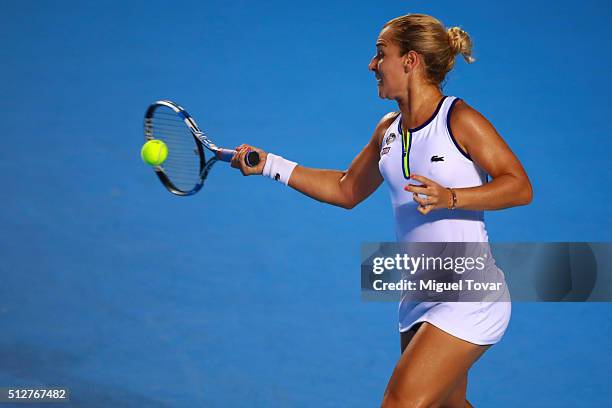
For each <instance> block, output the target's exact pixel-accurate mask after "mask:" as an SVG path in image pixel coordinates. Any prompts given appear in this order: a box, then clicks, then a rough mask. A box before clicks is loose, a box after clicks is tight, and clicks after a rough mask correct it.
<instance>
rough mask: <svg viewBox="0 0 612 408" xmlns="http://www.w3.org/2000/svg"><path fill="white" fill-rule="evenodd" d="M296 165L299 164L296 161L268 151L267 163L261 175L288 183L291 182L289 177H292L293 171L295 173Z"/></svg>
mask: <svg viewBox="0 0 612 408" xmlns="http://www.w3.org/2000/svg"><path fill="white" fill-rule="evenodd" d="M295 166H297V163H296V162H292V161H290V160H287V159H283V158H282V157H281V156H277V155H275V154H272V153H268V157H267V158H266V164H265V166H264V168H263V171H262V173H261V175H262V176H266V177H270V178H271V179H272V180H277V181H280V182H282V183H283V184H284V185H287V184H289V177H291V173H293V169H294V168H295Z"/></svg>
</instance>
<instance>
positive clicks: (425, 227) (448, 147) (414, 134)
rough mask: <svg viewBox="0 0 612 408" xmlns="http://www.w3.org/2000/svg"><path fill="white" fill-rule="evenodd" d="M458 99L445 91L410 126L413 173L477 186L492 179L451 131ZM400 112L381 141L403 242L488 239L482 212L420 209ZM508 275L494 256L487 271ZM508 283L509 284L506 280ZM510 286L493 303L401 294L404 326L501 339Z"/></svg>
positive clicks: (401, 326) (447, 184) (493, 340)
mask: <svg viewBox="0 0 612 408" xmlns="http://www.w3.org/2000/svg"><path fill="white" fill-rule="evenodd" d="M458 100H459V99H458V98H456V97H452V96H445V97H444V98H443V99H442V100H441V101H440V103H439V104H438V107H437V109H436V111H435V112H434V114H433V116H432V117H431V118H430V119H429V120H427V121H426V122H425V123H424V124H422V125H421V126H419V127H418V128H415V129H409V132H410V143H409V145H408V146H407V151H408V167H409V170H410V174H418V175H421V176H424V177H427V178H429V179H431V180H433V181H435V182H437V183H438V184H440V185H442V186H444V187H454V188H462V187H475V186H480V185H482V184H484V183H486V182H487V175H486V173H485V172H484V171H483V170H482V169H481V168H480V167H478V165H477V164H476V163H474V162H473V161H472V160H471V159H470V158H469V157H468V156H467V155H466V154H465V153H464V152H463V151H462V150H461V149H460V147H459V145H458V144H457V142H456V140H455V139H454V137H453V135H452V132H451V130H450V125H449V123H450V114H451V112H452V109H453V106H454V105H455V103H456V102H457V101H458ZM403 149H404V143H403V141H402V130H401V114H400V115H398V117H397V118H396V119H395V121H394V122H393V123H392V124H391V126H389V128H388V129H387V131H386V132H385V135H384V137H383V139H382V142H381V151H380V155H381V157H380V161H379V168H380V172H381V174H382V175H383V177H384V178H385V181H386V182H387V184H388V185H389V190H390V193H391V203H392V205H393V211H394V215H395V226H396V235H397V240H398V241H399V242H488V236H487V231H486V229H485V225H484V214H483V211H468V210H461V209H456V210H447V209H438V210H433V211H431V212H430V213H429V214H427V215H422V214H421V213H419V212H418V211H417V205H418V204H417V203H416V202H415V201H414V200H413V198H412V193H410V192H408V191H405V190H404V187H405V186H406V184H420V183H418V182H416V181H414V180H409V179H408V178H406V176H405V174H404V173H405V172H404V162H403ZM487 273H493V274H497V275H498V276H500V277H501V279H502V280H503V273H502V272H501V270H499V268H497V266H495V263H494V260H493V258H492V257H491V263H490V264H489V265H488V272H487ZM504 286H505V285H504ZM509 300H510V298H509V294H508V292H507V290H506V291H505V292H504V293H503V294H502V296H501V297H500V298H498V299H496V301H492V302H489V301H487V302H420V303H417V302H413V301H409V300H406V298H405V296H404V295H402V300H401V301H400V305H399V329H400V331H401V332H403V331H407V330H409V329H410V328H411V327H412V326H413V325H415V324H416V323H419V322H429V323H431V324H433V325H434V326H436V327H438V328H440V329H441V330H444V331H445V332H447V333H450V334H451V335H453V336H455V337H458V338H460V339H463V340H466V341H469V342H471V343H474V344H481V345H482V344H493V343H496V342H498V341H499V340H500V339H501V338H502V336H503V334H504V332H505V331H506V328H507V326H508V322H509V320H510V312H511V304H510V301H509Z"/></svg>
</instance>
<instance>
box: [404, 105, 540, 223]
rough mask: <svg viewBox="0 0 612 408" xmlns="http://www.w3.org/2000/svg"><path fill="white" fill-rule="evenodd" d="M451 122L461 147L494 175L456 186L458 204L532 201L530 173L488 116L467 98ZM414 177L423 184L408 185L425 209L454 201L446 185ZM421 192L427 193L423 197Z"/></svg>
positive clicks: (479, 206) (487, 206)
mask: <svg viewBox="0 0 612 408" xmlns="http://www.w3.org/2000/svg"><path fill="white" fill-rule="evenodd" d="M450 126H451V129H452V133H453V136H454V137H455V140H456V141H457V142H458V143H459V145H460V147H461V148H462V149H463V150H464V151H465V152H466V153H467V154H468V155H469V156H470V158H471V159H472V160H473V161H474V162H475V163H476V164H477V165H478V166H480V167H481V168H482V169H483V170H485V171H486V172H487V173H488V174H489V175H490V176H491V177H492V179H493V180H492V181H491V182H490V183H486V184H483V185H482V186H477V187H468V188H457V189H454V191H455V195H456V207H455V208H462V209H466V210H499V209H502V208H509V207H515V206H519V205H526V204H529V203H530V202H531V199H532V195H533V192H532V188H531V183H530V182H529V178H528V177H527V173H525V170H524V169H523V166H522V165H521V163H520V162H519V160H518V158H517V157H516V156H515V155H514V153H512V150H510V148H509V147H508V145H507V144H506V142H504V140H503V139H502V138H501V136H500V135H499V134H498V133H497V131H496V130H495V128H494V127H493V125H491V123H489V121H488V120H487V119H486V118H485V117H484V116H482V115H481V114H480V113H479V112H477V111H476V110H475V109H472V108H471V107H470V106H468V105H467V104H466V103H465V102H463V101H458V102H457V103H456V105H455V107H454V109H453V111H452V115H451V119H450ZM413 178H414V179H415V180H417V181H420V182H421V183H422V184H423V186H422V187H417V186H410V185H408V186H406V188H405V190H406V191H410V192H412V193H413V196H414V200H415V201H416V202H417V203H419V204H420V206H419V207H418V208H419V211H420V212H421V213H423V214H426V213H428V212H429V211H431V210H432V209H436V208H447V207H448V206H449V204H450V203H452V199H453V198H452V194H451V192H450V190H448V189H447V188H445V186H440V185H439V184H437V183H435V182H433V181H432V180H429V179H427V178H425V177H422V176H420V175H414V176H413ZM417 193H418V194H424V195H426V196H427V197H426V198H420V197H419V196H418V195H417Z"/></svg>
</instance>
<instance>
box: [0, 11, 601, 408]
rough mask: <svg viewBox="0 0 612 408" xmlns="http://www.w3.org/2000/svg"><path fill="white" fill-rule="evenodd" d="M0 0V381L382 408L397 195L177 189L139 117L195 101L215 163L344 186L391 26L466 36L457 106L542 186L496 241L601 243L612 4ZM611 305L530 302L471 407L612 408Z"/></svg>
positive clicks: (473, 389)
mask: <svg viewBox="0 0 612 408" xmlns="http://www.w3.org/2000/svg"><path fill="white" fill-rule="evenodd" d="M124 3H127V4H123V3H120V2H80V1H75V2H68V1H65V2H59V3H58V2H51V1H48V2H41V1H38V2H27V3H18V2H3V3H2V5H0V60H1V61H2V62H1V64H0V81H1V83H2V85H1V98H0V135H1V137H2V148H1V149H0V170H1V171H0V177H1V182H2V187H3V195H2V197H3V198H2V201H1V204H0V205H1V208H0V210H1V211H0V227H1V229H2V238H1V239H0V259H1V264H0V276H1V282H0V332H1V333H2V335H1V336H0V386H34V385H64V386H68V387H70V388H71V389H72V394H73V395H72V399H73V404H74V405H75V406H88V407H94V406H101V407H102V406H104V407H108V406H115V407H123V406H126V407H127V406H150V407H157V406H160V407H161V406H211V407H220V406H223V407H234V406H235V407H238V406H253V407H259V406H261V407H268V406H294V407H313V406H316V407H339V406H340V407H343V406H354V407H372V406H377V405H378V404H379V403H380V399H381V396H382V393H383V391H384V388H385V385H386V381H387V379H388V377H389V375H390V374H391V371H392V369H393V366H394V364H395V362H396V360H397V358H398V356H399V339H398V335H397V332H396V330H397V311H396V305H395V304H391V303H388V304H372V303H362V302H361V301H360V296H359V277H358V276H359V275H358V270H359V244H360V243H361V242H363V241H370V242H371V241H378V240H380V241H390V240H393V239H394V232H393V224H392V213H391V207H390V204H389V200H388V193H387V191H386V186H382V187H381V188H380V189H379V190H378V191H377V192H376V193H375V194H374V195H373V196H372V197H371V198H370V199H369V200H367V201H366V202H364V203H363V204H361V205H360V206H358V207H357V208H355V209H354V210H352V211H346V210H342V209H338V208H333V207H331V206H327V205H323V204H320V203H318V202H315V201H313V200H310V199H307V198H306V197H304V196H302V195H300V194H299V193H297V192H295V191H292V190H289V189H284V188H282V187H281V186H280V185H278V184H276V183H272V182H271V181H270V180H265V179H263V178H260V177H249V178H243V177H240V175H239V173H238V172H236V171H235V170H233V169H230V168H228V167H224V166H223V165H222V164H220V165H217V167H216V168H215V169H214V170H213V174H212V175H211V177H210V178H209V180H208V181H207V185H206V186H205V187H204V190H203V191H202V192H201V193H200V194H198V195H196V196H194V197H190V198H179V197H175V196H171V195H170V194H168V193H167V192H166V191H165V190H164V189H163V188H162V187H161V185H160V184H159V182H158V181H157V180H156V178H155V177H154V175H153V173H152V171H151V169H149V168H147V166H145V165H144V164H143V163H142V162H141V161H140V158H139V149H140V146H141V143H142V140H143V138H142V115H143V113H144V110H145V108H146V106H147V105H148V104H149V103H151V102H152V101H154V100H157V99H164V98H168V99H172V100H175V101H177V102H179V103H180V104H182V105H183V106H185V107H186V108H187V109H188V110H189V111H190V113H191V114H192V115H193V116H194V117H195V118H196V119H197V120H198V122H199V124H200V126H201V127H202V128H203V129H205V130H207V131H208V133H209V134H210V135H211V136H212V137H213V138H214V139H215V140H216V141H217V142H218V143H220V144H222V145H225V146H228V147H233V146H236V145H238V144H240V143H243V142H247V143H251V144H254V145H257V146H260V147H262V148H264V149H266V150H269V151H272V152H275V153H277V154H282V155H283V156H285V157H287V158H290V159H293V160H296V161H298V162H300V163H301V164H303V165H306V166H312V167H322V168H336V169H342V168H346V167H347V166H348V164H349V163H350V161H351V159H352V158H353V157H354V156H355V155H356V153H357V152H358V151H359V150H360V149H361V147H362V146H363V145H365V143H367V141H368V140H369V138H370V135H371V132H372V131H373V129H374V126H375V125H376V123H377V122H378V120H379V118H380V117H381V116H382V115H383V114H385V113H386V112H389V111H392V110H395V109H396V106H395V105H394V104H393V103H392V102H390V101H382V100H379V99H378V98H377V96H376V84H375V80H374V78H373V74H372V73H370V72H368V70H367V64H368V62H369V60H370V58H371V57H372V55H373V53H374V43H375V40H376V37H377V34H378V32H379V30H380V27H381V26H382V25H383V24H384V23H385V22H386V21H387V20H389V19H391V18H393V17H395V16H398V15H401V14H405V13H408V12H423V13H427V14H431V15H434V16H436V17H437V18H439V19H440V20H441V21H443V22H444V23H445V24H446V25H447V26H453V25H460V26H462V27H463V28H464V29H465V30H466V31H467V32H468V33H469V34H470V35H471V36H472V39H473V41H474V46H475V57H476V58H477V62H476V63H475V64H473V65H467V64H465V63H464V62H463V61H462V60H458V62H457V66H456V69H455V70H454V71H453V72H452V73H451V75H450V76H449V78H448V83H447V85H446V87H445V89H444V92H445V94H448V95H457V96H460V97H462V98H464V99H465V100H466V101H467V102H468V103H469V104H471V105H472V106H473V107H475V108H476V109H478V110H479V111H481V112H482V113H483V114H484V115H485V116H486V117H487V118H489V120H490V121H491V122H492V123H493V124H494V125H495V126H496V128H497V129H498V131H499V132H500V134H502V136H503V137H504V138H505V139H506V140H507V142H508V143H509V144H510V146H511V147H512V149H513V150H514V151H515V152H516V154H517V155H518V156H519V158H520V159H521V161H522V162H523V164H524V166H525V168H526V170H527V172H528V174H529V175H530V177H531V180H532V182H533V185H534V191H535V198H534V201H533V203H532V204H531V205H530V206H528V207H523V208H514V209H510V210H505V211H499V212H491V213H488V214H487V226H488V230H489V233H490V236H491V239H492V240H494V241H497V242H499V241H610V240H611V233H610V231H611V228H610V227H611V225H610V216H609V213H608V210H609V208H610V206H609V202H610V188H609V181H610V179H611V177H610V176H611V172H610V166H609V163H608V159H606V157H609V149H610V141H609V140H610V138H609V126H608V121H609V115H610V112H611V103H610V98H609V95H610V93H611V89H610V83H609V81H608V73H609V67H610V64H611V57H612V55H611V54H612V52H611V48H610V46H609V37H610V36H609V27H610V25H611V24H612V18H611V14H612V13H611V7H610V5H609V3H607V2H604V1H600V2H597V1H583V2H580V4H576V3H575V2H569V1H554V2H553V1H550V2H533V1H521V2H512V3H511V4H507V3H497V2H495V3H491V2H485V1H483V2H476V1H467V2H436V4H435V5H431V4H429V3H430V2H410V3H407V2H399V1H387V2H384V4H374V3H372V2H369V3H366V2H363V3H360V2H348V1H342V2H328V1H325V2H318V1H312V2H308V3H294V2H278V1H266V2H255V1H250V2H249V1H235V2H231V3H229V4H227V2H222V1H215V2H211V1H206V2H179V3H172V2H168V1H146V2H136V1H133V2H124ZM609 314H610V305H609V304H515V305H514V309H513V317H512V321H511V324H510V327H509V329H508V332H507V334H506V337H505V338H504V340H503V341H502V342H501V343H500V344H498V345H497V346H495V347H493V348H492V349H491V350H490V351H489V352H487V353H486V355H485V357H483V359H482V360H480V361H479V362H478V363H477V364H476V366H475V367H474V369H473V370H472V373H471V377H470V386H469V393H468V396H469V398H470V400H471V401H472V403H474V404H475V405H476V406H496V407H502V406H504V407H505V406H508V407H510V406H534V407H535V406H538V407H541V406H602V405H605V404H606V403H607V404H609V403H610V402H611V401H612V393H611V391H610V388H609V387H608V386H609V377H608V376H609V368H610V365H611V363H612V356H611V354H610V351H609V346H610V343H609V339H610V337H611V336H612V324H611V320H610V317H609Z"/></svg>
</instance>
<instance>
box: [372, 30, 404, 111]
mask: <svg viewBox="0 0 612 408" xmlns="http://www.w3.org/2000/svg"><path fill="white" fill-rule="evenodd" d="M390 34H391V33H390V29H389V28H388V27H387V28H385V29H384V30H382V31H381V32H380V35H379V36H378V40H376V55H374V57H373V58H372V60H371V61H370V64H369V65H368V69H369V70H370V71H372V72H374V74H375V75H376V82H377V83H378V96H379V97H381V98H386V99H397V98H399V97H400V96H402V95H403V93H405V92H406V89H407V88H408V81H407V75H406V73H405V71H404V62H405V61H404V59H405V58H404V57H402V56H400V48H399V46H398V45H396V44H395V43H393V42H392V41H391V35H390Z"/></svg>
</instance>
